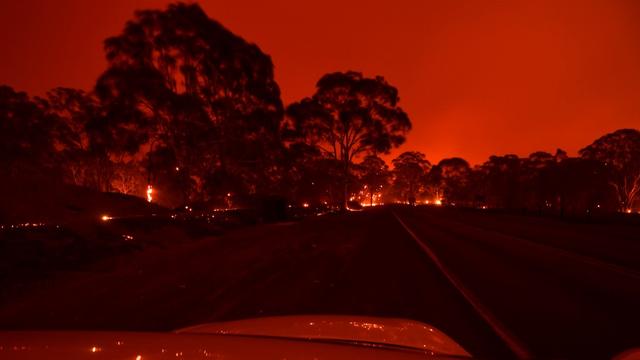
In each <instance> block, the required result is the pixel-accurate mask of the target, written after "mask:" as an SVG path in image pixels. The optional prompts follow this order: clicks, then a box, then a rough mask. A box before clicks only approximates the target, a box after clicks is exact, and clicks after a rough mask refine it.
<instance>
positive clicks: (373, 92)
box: [285, 71, 411, 207]
mask: <svg viewBox="0 0 640 360" xmlns="http://www.w3.org/2000/svg"><path fill="white" fill-rule="evenodd" d="M399 100H400V99H399V96H398V90H397V89H396V88H395V87H393V86H392V85H390V84H389V83H388V82H387V81H386V80H385V79H384V78H382V77H380V76H377V77H374V78H368V77H365V76H363V75H362V74H361V73H359V72H353V71H350V72H344V73H343V72H336V73H330V74H326V75H324V76H323V77H322V78H321V79H320V80H319V81H318V83H317V84H316V92H315V93H314V94H313V95H312V96H311V97H307V98H304V99H302V100H300V101H299V102H296V103H293V104H291V105H290V106H289V107H288V108H287V117H288V121H287V123H286V127H285V133H286V134H287V136H288V140H289V141H291V142H293V143H296V142H301V143H305V144H307V145H309V146H312V147H314V148H316V149H318V150H319V151H320V152H321V153H322V155H323V156H325V157H328V158H331V159H334V160H336V161H339V162H340V163H341V164H342V168H343V174H342V179H341V181H342V183H343V185H344V191H343V199H342V206H343V207H346V202H347V200H348V197H349V196H348V179H349V175H350V168H351V165H352V164H353V162H354V160H355V159H357V158H359V157H361V156H365V155H369V154H377V153H388V152H389V151H390V150H391V149H392V148H394V147H397V146H399V145H401V144H402V143H403V142H404V141H405V135H406V133H407V132H408V131H409V130H410V129H411V122H410V120H409V117H408V116H407V114H406V113H405V112H404V110H403V109H402V108H401V107H400V106H399V105H398V102H399Z"/></svg>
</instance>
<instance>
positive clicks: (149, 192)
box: [147, 184, 153, 202]
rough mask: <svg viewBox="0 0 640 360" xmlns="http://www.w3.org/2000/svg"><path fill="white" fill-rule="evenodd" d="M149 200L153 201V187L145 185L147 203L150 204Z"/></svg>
mask: <svg viewBox="0 0 640 360" xmlns="http://www.w3.org/2000/svg"><path fill="white" fill-rule="evenodd" d="M151 200H153V187H151V184H149V185H147V201H148V202H151Z"/></svg>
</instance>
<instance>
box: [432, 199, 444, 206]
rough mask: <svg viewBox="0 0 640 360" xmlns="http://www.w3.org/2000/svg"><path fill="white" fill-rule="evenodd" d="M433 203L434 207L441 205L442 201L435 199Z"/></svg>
mask: <svg viewBox="0 0 640 360" xmlns="http://www.w3.org/2000/svg"><path fill="white" fill-rule="evenodd" d="M433 203H434V204H436V205H442V199H436V201H434V202H433Z"/></svg>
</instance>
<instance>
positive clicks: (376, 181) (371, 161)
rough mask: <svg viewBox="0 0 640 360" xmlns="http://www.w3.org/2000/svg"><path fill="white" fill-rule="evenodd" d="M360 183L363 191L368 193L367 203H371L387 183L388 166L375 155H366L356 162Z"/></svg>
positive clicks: (388, 177) (388, 175) (388, 178)
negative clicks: (358, 162)
mask: <svg viewBox="0 0 640 360" xmlns="http://www.w3.org/2000/svg"><path fill="white" fill-rule="evenodd" d="M358 170H359V173H360V179H359V180H360V183H361V184H362V185H363V190H364V193H365V194H367V195H368V198H369V205H373V200H374V197H375V196H376V195H377V196H378V197H381V192H382V190H383V189H384V187H385V186H386V185H387V184H388V183H389V180H390V178H391V173H390V172H389V166H387V164H386V163H385V162H384V160H382V159H381V158H380V157H378V156H376V155H368V156H367V157H365V158H364V160H362V162H361V163H360V164H358Z"/></svg>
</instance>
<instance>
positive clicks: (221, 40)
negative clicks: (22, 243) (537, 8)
mask: <svg viewBox="0 0 640 360" xmlns="http://www.w3.org/2000/svg"><path fill="white" fill-rule="evenodd" d="M104 47H105V56H106V59H107V63H108V66H107V68H106V69H105V71H104V72H103V73H102V75H100V76H99V78H98V79H97V80H96V84H95V87H94V88H93V89H92V90H90V91H83V90H78V89H68V88H56V89H53V90H51V91H50V92H49V93H48V94H47V95H46V96H45V97H42V98H40V97H30V96H28V95H27V94H25V93H22V92H17V91H14V90H13V89H12V88H10V87H8V86H2V87H0V127H1V128H0V129H1V131H0V146H1V148H0V165H1V166H0V182H1V183H2V186H3V187H5V188H6V187H11V188H15V187H16V186H17V187H20V186H21V185H20V183H21V182H22V181H23V180H24V179H29V180H30V181H36V182H37V183H38V184H39V185H36V187H46V186H47V184H50V183H52V182H58V183H66V184H72V185H76V186H80V187H86V188H89V189H93V190H96V191H101V192H117V193H122V194H130V195H134V196H138V197H143V198H144V197H145V193H146V190H147V188H148V186H149V185H151V186H152V188H153V202H154V203H158V204H160V205H163V206H165V207H169V208H174V207H178V206H184V205H187V204H199V205H200V206H206V207H208V208H221V207H222V208H237V207H250V208H256V209H263V210H265V209H268V210H269V212H270V214H268V216H267V217H271V218H278V217H279V216H280V215H278V214H277V213H278V212H279V213H282V207H283V205H286V204H294V205H298V206H300V205H302V204H304V203H307V204H312V205H314V206H316V205H328V206H336V207H342V208H344V207H345V206H346V204H347V202H348V201H357V202H361V203H367V202H368V203H369V204H374V203H382V202H387V203H388V202H394V201H402V202H410V203H414V202H416V201H417V202H420V201H433V202H443V203H448V204H455V205H456V206H474V207H489V208H505V209H528V210H533V211H539V212H552V213H556V214H577V215H584V214H586V213H593V212H623V211H628V212H630V211H634V210H636V209H637V207H638V194H639V192H640V132H638V131H637V130H633V129H623V130H618V131H616V132H613V133H611V134H607V135H605V136H603V137H602V138H600V139H597V140H596V141H595V142H594V143H593V144H591V145H588V146H587V147H585V148H584V149H582V150H581V151H580V156H579V157H576V158H573V157H568V156H567V154H566V153H565V152H563V151H562V150H558V151H557V152H556V153H555V154H550V153H546V152H536V153H533V154H531V155H530V156H529V157H527V158H519V157H517V156H516V155H504V156H491V157H490V159H489V160H488V161H487V162H485V163H484V164H481V165H479V166H475V167H473V166H471V165H470V164H468V163H467V162H466V161H465V160H463V159H460V158H450V159H445V160H442V161H441V162H439V163H438V164H433V165H432V164H430V163H429V161H428V160H427V159H426V157H425V155H424V154H420V153H417V152H411V151H409V152H405V153H403V154H401V155H400V156H399V157H397V158H396V159H394V160H393V162H392V165H393V169H391V170H389V169H388V167H387V165H386V164H385V162H384V161H383V160H382V159H381V158H379V156H380V155H383V154H387V153H389V151H390V150H391V149H393V148H395V147H398V146H399V145H401V144H402V143H403V142H404V140H405V136H406V134H407V132H408V131H409V130H410V128H411V122H410V120H409V117H408V116H407V114H406V113H405V112H404V111H403V110H402V109H401V108H400V107H399V106H398V103H399V95H398V90H397V89H396V88H395V87H393V86H392V85H391V84H389V83H388V82H387V81H386V80H385V79H384V78H382V77H380V76H375V77H366V76H364V75H363V74H361V73H358V72H353V71H350V72H336V73H330V74H326V75H325V76H323V77H322V78H321V79H320V80H319V81H318V83H317V85H316V91H315V93H314V94H313V95H311V96H310V97H307V98H304V99H302V100H300V101H298V102H295V103H293V104H290V105H289V106H288V107H286V108H285V106H284V105H283V104H282V101H281V99H280V89H279V87H278V85H277V84H276V82H275V80H274V74H273V64H272V61H271V58H270V57H269V56H268V55H266V54H264V53H263V52H262V51H261V50H260V48H259V47H258V46H256V45H255V44H251V43H249V42H247V41H245V40H244V39H242V38H240V37H238V36H237V35H235V34H233V33H232V32H231V31H229V30H227V29H226V28H224V27H223V26H222V25H220V24H219V23H218V22H216V21H215V20H212V19H210V18H209V17H208V16H207V15H206V14H205V13H204V12H203V10H202V9H201V8H200V7H199V6H198V5H197V4H182V3H177V4H172V5H170V6H169V7H168V8H167V9H165V10H142V11H138V12H136V14H135V16H134V18H133V19H132V20H130V21H129V22H127V24H126V25H125V27H124V29H123V31H122V32H121V33H120V34H118V35H116V36H113V37H111V38H108V39H107V40H106V41H105V43H104ZM16 184H17V185H16ZM277 204H280V205H279V207H278V205H277ZM274 213H275V214H274ZM0 220H1V221H3V222H5V221H8V220H10V218H8V217H7V216H6V215H2V218H0Z"/></svg>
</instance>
